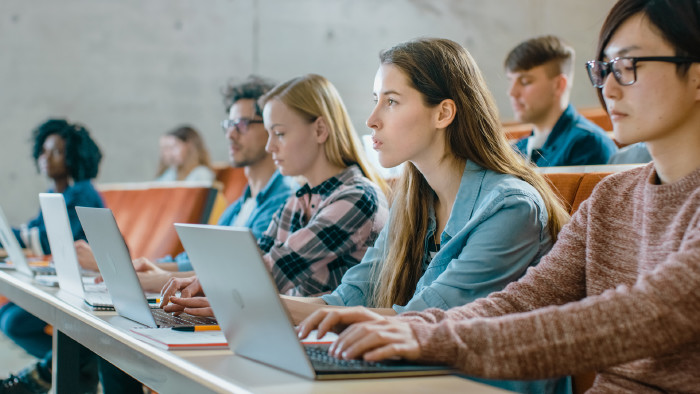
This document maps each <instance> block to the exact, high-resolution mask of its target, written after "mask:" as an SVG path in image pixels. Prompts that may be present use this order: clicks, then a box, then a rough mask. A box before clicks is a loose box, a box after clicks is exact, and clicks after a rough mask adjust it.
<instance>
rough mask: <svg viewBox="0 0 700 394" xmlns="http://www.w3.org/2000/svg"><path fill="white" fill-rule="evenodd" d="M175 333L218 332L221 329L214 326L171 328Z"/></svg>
mask: <svg viewBox="0 0 700 394" xmlns="http://www.w3.org/2000/svg"><path fill="white" fill-rule="evenodd" d="M172 329H173V330H175V331H219V330H221V327H219V326H218V325H216V324H212V325H206V326H190V327H172Z"/></svg>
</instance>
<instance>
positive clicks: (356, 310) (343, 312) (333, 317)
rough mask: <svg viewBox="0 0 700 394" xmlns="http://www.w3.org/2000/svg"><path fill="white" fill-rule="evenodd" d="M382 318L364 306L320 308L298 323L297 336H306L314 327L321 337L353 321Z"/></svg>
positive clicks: (338, 331)
mask: <svg viewBox="0 0 700 394" xmlns="http://www.w3.org/2000/svg"><path fill="white" fill-rule="evenodd" d="M384 319H385V317H384V316H382V315H380V314H377V313H374V312H372V311H370V310H369V309H367V308H364V307H351V308H321V309H317V310H316V311H314V312H313V313H312V314H310V315H309V316H308V317H307V318H306V319H304V320H303V321H302V322H301V323H299V328H298V332H299V338H300V339H304V338H306V337H307V336H308V335H309V333H310V332H311V331H312V330H315V329H317V330H318V333H317V334H316V335H317V336H318V337H319V338H321V337H323V336H324V335H326V333H327V332H329V331H333V332H336V333H340V332H342V331H343V330H344V329H345V328H346V327H347V326H349V325H351V324H354V323H360V322H365V321H378V320H384Z"/></svg>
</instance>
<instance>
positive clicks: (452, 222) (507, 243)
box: [322, 162, 552, 313]
mask: <svg viewBox="0 0 700 394" xmlns="http://www.w3.org/2000/svg"><path fill="white" fill-rule="evenodd" d="M547 218H548V216H547V211H546V209H545V206H544V202H543V201H542V198H541V197H540V195H539V193H538V192H537V191H536V190H535V188H534V187H532V186H531V185H530V184H528V183H526V182H524V181H522V180H520V179H517V178H515V177H513V176H511V175H503V174H498V173H496V172H493V171H490V170H486V169H484V168H481V167H480V166H478V165H477V164H475V163H472V162H467V164H466V166H465V169H464V173H463V174H462V180H461V181H460V185H459V190H458V192H457V198H456V200H455V203H454V206H453V207H452V213H451V214H450V217H449V219H448V220H447V224H446V225H445V230H444V231H443V233H442V235H441V236H440V251H439V252H438V253H437V254H436V255H435V257H434V258H433V259H432V261H430V263H429V264H426V263H427V261H428V259H429V257H428V253H427V250H428V243H429V242H430V240H431V239H432V237H433V234H434V232H435V227H436V221H435V213H434V211H433V209H432V208H431V209H430V217H429V224H428V233H427V236H426V239H425V240H423V242H424V244H425V250H426V253H425V256H424V259H423V261H422V262H421V264H423V266H424V267H425V268H424V272H423V276H422V277H421V278H420V280H419V281H418V284H417V286H416V291H415V293H414V295H413V298H411V300H410V301H409V302H408V304H406V305H394V306H393V308H394V310H395V311H396V312H397V313H401V312H406V311H421V310H424V309H427V308H441V309H449V308H452V307H455V306H459V305H464V304H466V303H469V302H471V301H474V300H475V299H477V298H481V297H485V296H486V295H488V294H490V293H492V292H494V291H497V290H501V289H503V288H504V287H505V286H506V285H507V284H508V283H510V282H512V281H514V280H516V279H518V278H520V276H522V275H523V274H524V273H525V270H526V269H527V268H528V267H529V266H530V265H531V264H536V263H537V262H538V261H539V259H540V257H541V256H543V255H544V254H545V253H546V252H547V251H549V249H550V248H551V246H552V240H551V237H550V235H549V231H548V229H547V227H546V226H547ZM389 220H390V221H391V214H390V219H389ZM388 228H389V225H387V226H385V227H384V229H383V230H382V232H381V233H380V234H379V237H378V238H377V241H376V242H375V244H374V247H372V248H369V249H368V250H367V253H366V254H365V257H364V258H363V259H362V261H361V262H360V264H358V265H357V266H355V267H353V268H351V269H350V270H349V271H348V272H347V273H346V274H345V275H344V276H343V280H342V283H341V285H340V286H339V287H338V288H337V289H336V290H335V291H333V293H331V294H327V295H324V296H322V297H323V300H324V301H326V303H327V304H329V305H345V306H352V305H367V304H368V300H367V297H368V295H369V293H370V286H371V284H372V283H373V279H372V278H371V277H370V275H371V268H372V266H373V265H374V264H381V262H382V259H383V257H384V255H385V252H386V248H387V243H386V237H387V231H388Z"/></svg>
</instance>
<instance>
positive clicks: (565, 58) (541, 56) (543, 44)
mask: <svg viewBox="0 0 700 394" xmlns="http://www.w3.org/2000/svg"><path fill="white" fill-rule="evenodd" d="M575 57H576V54H575V52H574V48H572V47H571V46H570V45H569V44H567V43H566V42H565V41H564V40H562V39H561V38H559V37H557V36H552V35H547V36H540V37H534V38H531V39H529V40H527V41H523V42H521V43H520V44H518V46H516V47H515V48H513V49H512V50H511V51H510V52H509V53H508V56H507V57H506V61H505V67H506V70H508V71H526V70H530V69H532V68H534V67H537V66H541V65H543V64H547V63H550V62H551V64H552V66H554V67H552V70H554V72H553V73H550V76H555V75H559V74H566V75H571V72H572V71H573V68H572V65H573V63H574V59H575Z"/></svg>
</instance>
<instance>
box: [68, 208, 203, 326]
mask: <svg viewBox="0 0 700 394" xmlns="http://www.w3.org/2000/svg"><path fill="white" fill-rule="evenodd" d="M75 209H76V211H77V212H78V217H79V218H80V223H81V224H82V225H83V230H84V231H85V235H86V236H87V239H88V242H89V243H90V247H91V248H92V252H93V254H94V255H95V261H96V262H97V266H98V267H99V269H100V273H101V274H102V278H103V279H104V281H105V283H106V284H107V290H108V291H109V295H110V296H112V302H113V303H114V309H115V310H116V311H117V313H118V314H119V315H121V316H123V317H125V318H127V319H130V320H133V321H135V322H137V323H140V324H142V325H144V326H147V327H151V328H166V327H191V326H195V325H209V324H216V320H215V319H213V318H206V317H197V316H191V315H187V314H181V315H180V316H173V315H171V314H169V313H167V312H165V311H163V310H162V309H160V308H151V307H150V306H149V305H148V301H147V300H146V297H145V296H144V293H143V289H142V287H141V283H140V282H139V278H138V276H137V275H136V271H135V270H134V266H133V264H132V262H131V256H130V255H129V249H128V248H127V246H126V242H124V238H123V237H122V234H121V232H120V231H119V227H118V226H117V222H116V220H115V219H114V215H113V214H112V211H111V210H110V209H108V208H86V207H76V208H75Z"/></svg>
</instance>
